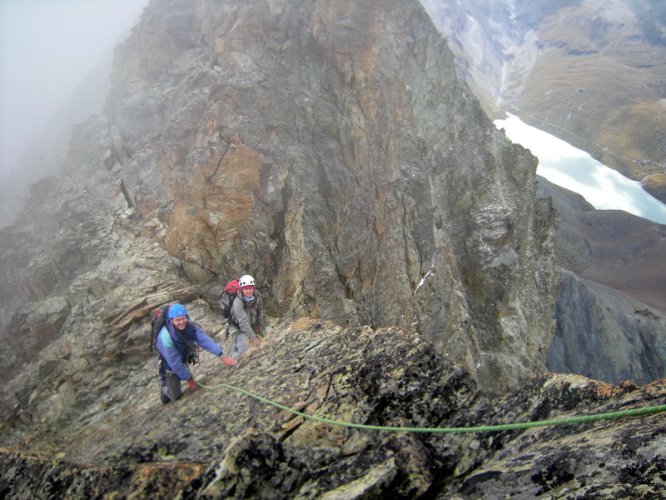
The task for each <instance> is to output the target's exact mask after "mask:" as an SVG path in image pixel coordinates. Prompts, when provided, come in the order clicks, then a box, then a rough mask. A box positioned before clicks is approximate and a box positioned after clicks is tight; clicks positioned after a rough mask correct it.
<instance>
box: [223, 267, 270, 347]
mask: <svg viewBox="0 0 666 500" xmlns="http://www.w3.org/2000/svg"><path fill="white" fill-rule="evenodd" d="M238 285H239V287H240V288H239V290H238V294H237V295H236V297H235V298H234V302H233V304H232V306H231V314H230V318H229V319H230V321H229V322H228V331H229V336H230V337H231V339H232V340H233V341H234V347H233V349H232V351H231V357H232V358H233V359H238V357H239V356H240V355H241V354H243V353H244V352H245V351H247V349H248V347H249V345H248V342H251V343H258V342H259V338H260V337H263V336H264V328H265V327H264V304H263V300H262V299H261V294H260V293H259V290H257V288H256V285H255V281H254V278H253V277H252V276H250V275H249V274H246V275H245V276H242V277H241V278H240V279H239V280H238Z"/></svg>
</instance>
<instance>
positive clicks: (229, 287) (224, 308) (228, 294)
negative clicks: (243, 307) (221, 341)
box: [220, 280, 239, 319]
mask: <svg viewBox="0 0 666 500" xmlns="http://www.w3.org/2000/svg"><path fill="white" fill-rule="evenodd" d="M238 289H239V286H238V280H231V281H227V284H226V285H224V291H223V292H222V294H220V311H221V312H222V316H223V317H224V318H226V319H229V318H230V316H231V306H232V305H233V303H234V299H235V298H236V294H237V293H238Z"/></svg>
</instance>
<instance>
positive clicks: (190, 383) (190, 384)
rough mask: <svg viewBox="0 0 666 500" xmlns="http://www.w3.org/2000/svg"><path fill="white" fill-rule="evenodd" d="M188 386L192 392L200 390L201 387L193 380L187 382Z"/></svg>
mask: <svg viewBox="0 0 666 500" xmlns="http://www.w3.org/2000/svg"><path fill="white" fill-rule="evenodd" d="M187 385H188V387H189V388H190V391H196V390H197V389H198V388H199V386H198V385H197V383H196V382H195V381H194V379H193V378H191V379H189V380H188V381H187Z"/></svg>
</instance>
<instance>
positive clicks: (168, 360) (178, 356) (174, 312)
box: [155, 304, 236, 404]
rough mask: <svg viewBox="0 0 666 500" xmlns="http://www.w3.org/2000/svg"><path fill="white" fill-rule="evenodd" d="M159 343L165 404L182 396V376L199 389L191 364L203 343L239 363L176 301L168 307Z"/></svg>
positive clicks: (229, 361) (228, 361)
mask: <svg viewBox="0 0 666 500" xmlns="http://www.w3.org/2000/svg"><path fill="white" fill-rule="evenodd" d="M155 347H156V349H157V351H158V352H159V354H160V360H159V375H160V388H161V399H162V403H164V404H166V403H169V402H170V401H176V400H177V399H178V398H180V396H181V395H182V392H181V387H180V382H181V380H184V381H185V382H187V385H188V386H189V388H190V390H192V391H196V390H197V389H198V387H199V386H198V385H197V383H196V382H195V381H194V377H193V376H192V373H191V372H190V370H189V368H188V367H187V365H188V364H194V363H196V362H197V360H198V355H197V352H196V351H197V349H198V348H199V347H201V348H203V349H204V350H206V351H208V352H210V353H211V354H214V355H215V356H219V357H220V358H221V360H222V363H223V364H224V365H225V366H233V365H235V364H236V361H235V360H233V359H232V358H230V357H229V356H223V354H222V348H221V347H220V346H219V345H217V344H216V343H215V341H214V340H213V339H211V338H210V337H209V336H208V335H206V332H204V330H203V328H202V327H201V326H200V325H199V324H197V323H195V322H194V321H191V320H190V317H189V316H188V314H187V309H185V306H183V305H182V304H173V305H171V306H170V307H169V309H168V310H167V313H166V322H165V324H164V327H163V328H162V329H161V330H160V332H159V333H158V335H157V338H156V341H155Z"/></svg>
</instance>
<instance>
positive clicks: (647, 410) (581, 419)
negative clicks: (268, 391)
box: [199, 384, 666, 433]
mask: <svg viewBox="0 0 666 500" xmlns="http://www.w3.org/2000/svg"><path fill="white" fill-rule="evenodd" d="M199 385H200V386H201V387H203V388H204V389H208V390H214V389H219V388H221V387H223V388H226V389H231V390H232V391H236V392H239V393H241V394H244V395H246V396H249V397H251V398H254V399H256V400H257V401H261V402H262V403H266V404H269V405H272V406H275V407H276V408H280V409H281V410H285V411H288V412H289V413H293V414H294V415H298V416H299V417H303V418H305V419H308V420H314V421H316V422H322V423H325V424H330V425H337V426H341V427H350V428H353V429H367V430H373V431H390V432H432V433H435V432H439V433H454V432H500V431H512V430H518V429H529V428H531V427H545V426H550V425H568V424H581V423H585V422H596V421H599V420H612V419H619V418H626V417H635V416H638V415H651V414H655V413H659V412H663V411H666V405H657V406H647V407H643V408H634V409H631V410H621V411H611V412H607V413H598V414H595V415H581V416H578V417H569V418H560V419H553V420H539V421H535V422H519V423H511V424H497V425H479V426H475V427H391V426H384V425H367V424H354V423H352V422H342V421H340V420H332V419H330V418H325V417H318V416H317V415H308V414H307V413H303V412H301V411H298V410H294V409H293V408H289V407H288V406H285V405H282V404H280V403H276V402H275V401H271V400H270V399H266V398H263V397H261V396H259V395H257V394H254V393H252V392H250V391H246V390H245V389H241V388H240V387H236V386H233V385H231V384H219V385H215V386H207V385H204V384H199Z"/></svg>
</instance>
